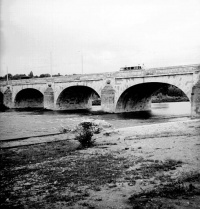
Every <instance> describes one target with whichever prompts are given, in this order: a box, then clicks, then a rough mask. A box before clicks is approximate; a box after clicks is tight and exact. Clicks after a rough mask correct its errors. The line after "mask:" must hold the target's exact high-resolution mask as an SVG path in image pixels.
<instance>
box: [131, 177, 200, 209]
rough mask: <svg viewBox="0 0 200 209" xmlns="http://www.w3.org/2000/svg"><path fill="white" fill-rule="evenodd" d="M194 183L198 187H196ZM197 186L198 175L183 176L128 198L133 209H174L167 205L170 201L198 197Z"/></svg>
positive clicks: (199, 191) (199, 190)
mask: <svg viewBox="0 0 200 209" xmlns="http://www.w3.org/2000/svg"><path fill="white" fill-rule="evenodd" d="M195 183H197V184H198V185H197V186H196V185H195ZM199 184H200V173H190V174H184V177H183V178H181V179H178V180H177V181H173V182H171V183H168V184H167V185H159V186H158V187H157V188H154V189H152V190H150V191H142V192H141V193H138V194H134V195H132V196H131V197H130V198H129V201H130V203H131V204H132V205H133V209H134V208H135V209H148V208H149V209H157V208H174V209H176V207H175V206H174V205H173V204H169V203H170V200H175V199H177V198H183V199H184V198H185V199H188V198H189V197H193V196H195V195H200V187H199ZM172 202H173V201H172Z"/></svg>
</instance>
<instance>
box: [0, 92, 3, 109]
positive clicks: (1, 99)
mask: <svg viewBox="0 0 200 209" xmlns="http://www.w3.org/2000/svg"><path fill="white" fill-rule="evenodd" d="M1 106H3V93H2V92H1V91H0V107H1Z"/></svg>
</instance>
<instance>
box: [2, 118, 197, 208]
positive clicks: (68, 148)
mask: <svg viewBox="0 0 200 209" xmlns="http://www.w3.org/2000/svg"><path fill="white" fill-rule="evenodd" d="M64 136H65V137H64ZM199 136H200V120H187V121H179V122H169V123H162V124H151V125H143V126H136V127H130V128H122V129H117V130H115V129H108V130H105V131H104V132H103V133H101V134H98V135H96V136H95V137H96V146H94V147H92V148H88V149H84V150H76V149H77V147H78V143H77V142H75V141H74V140H70V139H69V138H70V137H67V135H62V137H63V138H62V141H59V142H58V136H57V138H56V140H53V139H50V138H49V141H48V139H46V142H49V143H43V144H38V145H29V146H22V147H20V146H19V147H17V148H11V149H1V182H2V187H1V191H0V194H1V202H2V203H1V204H2V207H3V208H9V207H12V208H14V207H21V208H50V207H51V208H63V209H64V208H73V209H74V208H99V209H100V208H102V209H103V208H158V206H159V205H160V208H169V207H171V208H179V209H181V208H191V209H192V208H198V207H199V205H200V182H199V181H200V174H199V173H200V139H199ZM52 137H53V136H52ZM54 137H55V136H54ZM38 140H43V142H44V141H45V140H44V138H43V139H42V138H40V139H38ZM55 141H57V142H55ZM10 143H17V142H10ZM26 143H27V142H26ZM12 145H14V144H12ZM26 145H27V144H26ZM1 146H2V147H3V146H5V144H4V145H3V144H1ZM6 146H7V147H8V144H7V145H6ZM10 146H11V144H10ZM170 184H172V185H174V188H176V186H175V185H177V186H178V188H180V189H179V191H178V192H175V194H174V196H173V197H171V196H170V195H169V194H167V193H166V192H164V190H162V189H163V188H168V187H169V186H170ZM180 185H184V186H180ZM190 187H191V188H193V189H191V188H190ZM154 190H155V191H157V195H154V196H151V198H149V199H148V197H147V196H148V195H147V191H152V194H153V191H154ZM160 190H162V192H161V193H162V195H160V193H159V194H158V191H160ZM168 190H169V188H168ZM170 193H171V194H173V191H171V192H170ZM137 195H139V196H138V197H139V200H138V199H137V198H138V197H137V198H136V196H137ZM141 196H145V198H143V199H141ZM161 205H162V206H161Z"/></svg>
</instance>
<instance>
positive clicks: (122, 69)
mask: <svg viewBox="0 0 200 209" xmlns="http://www.w3.org/2000/svg"><path fill="white" fill-rule="evenodd" d="M142 69H144V67H142V66H140V65H138V66H132V67H121V68H120V71H126V70H142Z"/></svg>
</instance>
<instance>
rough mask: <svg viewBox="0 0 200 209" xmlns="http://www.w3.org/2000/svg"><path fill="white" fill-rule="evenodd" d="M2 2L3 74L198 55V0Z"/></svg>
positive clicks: (185, 60) (196, 59)
mask: <svg viewBox="0 0 200 209" xmlns="http://www.w3.org/2000/svg"><path fill="white" fill-rule="evenodd" d="M0 2H1V22H0V26H1V43H0V44H1V45H0V47H1V55H0V69H1V70H0V75H1V76H2V75H5V74H6V68H7V67H8V71H9V73H11V74H13V75H14V74H19V73H25V74H29V73H30V71H33V74H34V75H40V74H42V73H51V70H50V69H51V67H50V66H51V62H52V71H53V74H57V73H60V74H62V75H66V74H72V73H81V72H82V67H83V72H84V73H100V72H109V71H117V70H119V69H120V67H122V66H134V65H138V64H143V63H144V65H145V66H146V67H162V66H172V65H184V64H197V63H200V0H0ZM50 54H52V56H51V55H50ZM51 57H52V59H51ZM82 59H83V62H82ZM82 63H83V65H82Z"/></svg>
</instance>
